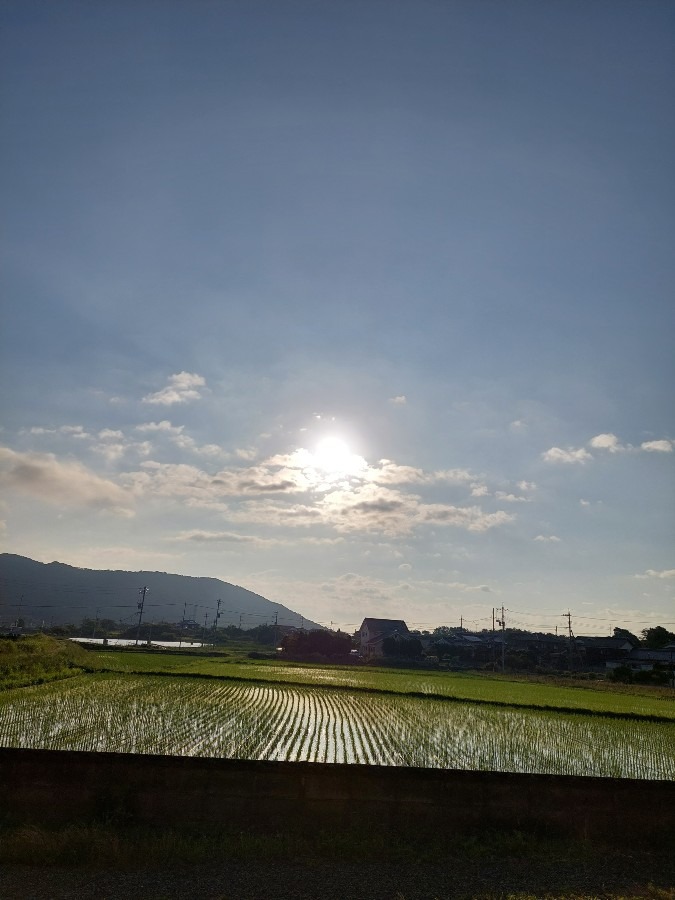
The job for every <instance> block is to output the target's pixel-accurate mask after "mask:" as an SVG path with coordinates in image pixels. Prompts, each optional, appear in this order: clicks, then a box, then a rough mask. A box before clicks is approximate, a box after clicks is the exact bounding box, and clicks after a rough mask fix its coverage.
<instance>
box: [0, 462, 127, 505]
mask: <svg viewBox="0 0 675 900" xmlns="http://www.w3.org/2000/svg"><path fill="white" fill-rule="evenodd" d="M0 482H1V483H2V484H4V485H5V486H6V487H7V488H10V489H14V490H17V491H21V492H22V493H25V494H28V495H31V496H33V497H36V498H37V499H39V500H44V501H46V502H47V503H52V504H55V505H58V506H63V507H88V508H90V509H98V510H108V511H110V512H113V513H116V514H118V515H131V514H133V502H132V497H131V495H130V494H129V493H128V492H127V491H125V490H123V489H122V488H121V487H119V486H118V485H116V484H114V483H113V482H112V481H109V480H107V479H105V478H101V477H100V476H99V475H96V474H94V472H92V471H90V470H89V469H88V468H86V466H84V465H83V464H82V463H80V462H75V461H71V460H68V461H67V462H61V461H60V460H58V459H57V458H56V457H55V456H54V454H52V453H17V452H15V451H14V450H10V449H9V448H8V447H0Z"/></svg>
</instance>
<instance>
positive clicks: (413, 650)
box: [382, 635, 422, 659]
mask: <svg viewBox="0 0 675 900" xmlns="http://www.w3.org/2000/svg"><path fill="white" fill-rule="evenodd" d="M382 652H383V653H384V655H385V656H393V657H398V658H399V659H419V657H420V656H422V642H421V641H420V640H419V638H416V637H412V638H402V637H397V636H393V635H392V636H391V637H386V638H385V639H384V640H383V641H382Z"/></svg>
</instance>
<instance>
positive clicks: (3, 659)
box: [0, 634, 92, 690]
mask: <svg viewBox="0 0 675 900" xmlns="http://www.w3.org/2000/svg"><path fill="white" fill-rule="evenodd" d="M91 665H92V659H91V656H90V655H89V654H88V653H87V651H86V650H83V649H82V647H79V646H78V645H77V644H74V643H73V642H72V641H60V640H57V639H56V638H53V637H48V636H47V635H44V634H35V635H31V636H30V637H18V638H9V639H0V690H5V689H7V688H15V687H24V686H26V685H29V684H43V683H44V682H46V681H55V680H57V679H60V678H69V677H70V676H72V675H81V674H82V673H83V672H84V671H86V670H88V669H90V668H91Z"/></svg>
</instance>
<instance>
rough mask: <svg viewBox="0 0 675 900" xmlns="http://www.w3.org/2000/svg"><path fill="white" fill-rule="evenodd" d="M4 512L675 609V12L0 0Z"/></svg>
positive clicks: (353, 601) (393, 602) (36, 534)
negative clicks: (674, 391) (674, 417)
mask: <svg viewBox="0 0 675 900" xmlns="http://www.w3.org/2000/svg"><path fill="white" fill-rule="evenodd" d="M0 16H1V17H2V20H3V27H2V37H1V38H0V41H1V42H2V47H1V50H2V53H1V54H0V55H1V56H2V62H1V63H0V81H1V83H2V87H1V88H0V115H1V117H2V121H3V129H2V131H3V140H2V145H1V149H0V185H1V190H2V196H3V211H2V212H1V213H0V219H1V221H2V228H3V241H2V245H3V247H2V257H3V265H2V276H1V278H2V285H1V286H2V294H3V297H4V301H3V311H2V314H1V315H2V319H1V325H2V337H1V338H0V373H1V375H2V384H3V386H4V391H3V397H2V429H1V430H0V485H1V486H2V496H3V500H2V506H1V507H0V519H1V520H2V524H1V526H0V527H1V529H2V532H1V534H2V538H3V540H2V544H3V549H4V550H5V551H7V552H11V553H17V554H21V555H24V556H29V557H31V558H33V559H37V560H40V561H43V562H50V561H52V560H58V561H60V562H65V563H68V564H71V565H75V566H84V567H87V568H100V569H128V570H133V571H140V570H157V571H166V572H174V573H180V574H186V575H200V576H212V577H217V578H222V579H223V580H225V581H229V582H232V583H234V584H239V585H241V586H243V587H246V588H248V589H250V590H253V591H256V592H258V593H260V594H262V595H264V596H266V597H268V598H269V599H270V600H273V601H276V602H279V603H282V604H284V605H286V606H288V607H290V608H292V609H294V610H297V611H298V612H300V613H301V614H303V615H305V616H306V617H308V618H311V619H313V620H314V621H318V622H321V623H324V624H327V625H329V626H330V625H332V626H333V627H337V626H339V627H342V628H352V626H353V627H354V628H355V627H357V626H358V625H359V623H360V622H361V620H362V619H363V618H364V617H365V616H375V617H386V618H403V619H405V620H406V622H407V623H408V625H409V627H411V628H413V627H417V628H421V629H431V628H433V627H435V626H437V625H443V624H444V625H451V626H452V625H459V624H460V622H462V623H463V624H464V626H465V627H468V628H471V629H481V628H486V627H491V622H492V613H493V609H494V608H498V609H499V610H500V613H501V609H502V607H503V608H504V610H505V612H504V616H505V619H506V624H507V626H509V627H522V628H527V629H528V630H542V631H551V632H552V631H554V630H555V628H556V627H558V628H559V629H561V628H565V629H566V628H567V624H568V620H567V618H566V616H565V615H564V614H566V613H567V612H568V611H569V612H570V613H571V622H572V627H573V629H574V632H575V633H576V634H608V633H611V630H612V628H613V627H628V628H629V629H630V630H632V631H634V632H636V633H639V631H640V630H641V629H643V628H646V627H649V626H650V625H653V624H671V625H673V624H675V603H674V599H675V550H674V548H675V504H674V502H673V501H674V500H675V478H674V462H675V424H674V421H673V413H674V409H675V404H674V403H673V385H674V384H675V354H674V353H673V324H674V322H673V319H674V318H675V313H674V310H675V304H674V303H673V289H674V287H675V262H674V260H675V254H674V253H673V238H674V237H675V202H674V201H675V197H674V194H675V180H674V179H673V168H672V160H673V158H675V104H673V103H672V96H673V85H674V83H675V80H674V75H675V52H674V50H673V47H674V46H675V45H674V42H673V37H674V34H675V7H673V5H672V4H669V3H667V2H662V0H656V2H654V0H642V2H622V0H614V2H612V3H611V4H609V3H603V2H599V0H594V2H588V0H583V2H582V0H579V2H575V0H556V2H551V3H540V2H538V0H537V2H535V0H531V2H528V0H509V2H507V3H504V2H501V0H500V2H491V0H471V2H463V0H358V2H357V0H353V2H352V0H345V2H340V3H336V2H332V0H331V2H325V0H284V2H278V0H274V2H272V0H190V2H187V0H182V2H172V0H165V2H162V3H159V2H156V0H134V2H130V0H129V2H125V0H122V2H115V3H93V4H92V3H88V2H72V0H61V2H59V3H52V2H47V0H42V2H35V0H5V2H3V4H2V10H1V12H0Z"/></svg>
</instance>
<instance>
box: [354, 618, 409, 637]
mask: <svg viewBox="0 0 675 900" xmlns="http://www.w3.org/2000/svg"><path fill="white" fill-rule="evenodd" d="M364 625H365V626H366V627H367V628H368V631H371V632H375V633H376V634H388V633H390V632H392V631H402V632H403V633H404V634H408V626H407V625H406V624H405V622H404V621H403V619H371V618H368V617H366V618H365V619H364V620H363V622H361V630H363V627H364Z"/></svg>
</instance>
